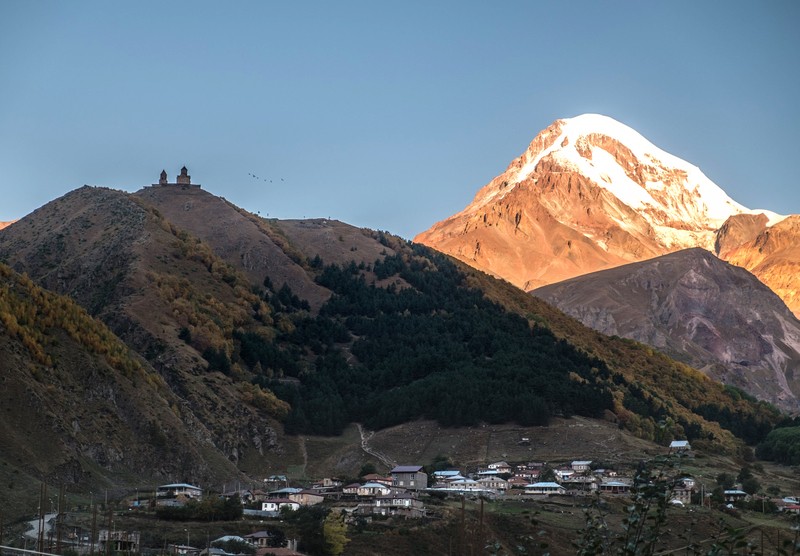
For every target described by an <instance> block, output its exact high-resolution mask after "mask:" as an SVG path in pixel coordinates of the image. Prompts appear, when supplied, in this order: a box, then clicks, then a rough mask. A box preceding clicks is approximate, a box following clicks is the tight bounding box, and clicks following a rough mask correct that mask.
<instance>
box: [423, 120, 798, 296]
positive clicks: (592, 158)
mask: <svg viewBox="0 0 800 556" xmlns="http://www.w3.org/2000/svg"><path fill="white" fill-rule="evenodd" d="M732 217H733V220H731V221H730V222H732V223H733V224H729V225H728V226H727V228H726V227H725V224H726V222H728V221H729V219H731V218H732ZM782 219H783V217H781V216H779V215H776V214H774V213H771V212H769V211H762V210H757V211H754V210H750V209H747V208H745V207H744V206H742V205H740V204H739V203H737V202H735V201H734V200H733V199H731V198H730V197H728V195H727V194H726V193H725V192H724V191H723V190H722V189H721V188H720V187H719V186H717V185H716V184H714V183H713V182H712V181H711V180H710V179H708V178H707V177H706V176H705V175H704V174H703V173H702V172H701V171H700V169H699V168H697V167H696V166H694V165H692V164H690V163H688V162H686V161H684V160H682V159H680V158H678V157H675V156H673V155H671V154H669V153H667V152H665V151H663V150H661V149H659V148H658V147H656V146H655V145H653V144H652V143H650V142H649V141H648V140H647V139H645V138H644V137H642V136H641V135H640V134H639V133H637V132H636V131H634V130H633V129H631V128H629V127H627V126H625V125H623V124H621V123H619V122H617V121H615V120H613V119H611V118H608V117H606V116H600V115H596V114H585V115H582V116H577V117H575V118H570V119H563V120H557V121H555V122H554V123H553V124H552V125H550V126H549V127H548V128H547V129H545V130H543V131H542V132H540V133H539V134H538V135H537V136H536V137H535V138H534V140H533V141H532V142H531V144H530V145H529V146H528V148H527V150H526V151H525V152H524V153H523V154H522V155H520V156H519V157H518V158H516V159H515V160H513V161H512V162H511V164H509V166H508V168H507V169H506V170H505V171H504V172H503V173H502V174H500V175H499V176H497V177H496V178H494V179H493V180H492V181H491V182H489V183H488V184H487V185H486V186H484V187H483V188H482V189H481V190H480V191H478V193H477V194H476V195H475V198H474V199H473V201H472V202H471V203H470V204H469V205H468V206H467V207H466V208H465V209H464V210H463V211H461V212H459V213H458V214H455V215H453V216H451V217H450V218H447V219H446V220H444V221H442V222H439V223H437V224H435V225H434V226H433V227H431V228H430V229H429V230H427V231H425V232H423V233H421V234H419V235H418V236H417V237H416V238H415V241H417V242H420V243H424V244H426V245H429V246H431V247H434V248H436V249H438V250H440V251H443V252H445V253H448V254H450V255H453V256H454V257H456V258H458V259H461V260H462V261H464V262H466V263H468V264H470V265H472V266H475V267H476V268H479V269H481V270H483V271H485V272H488V273H490V274H493V275H495V276H498V277H500V278H503V279H505V280H508V281H509V282H511V283H513V284H515V285H516V286H518V287H520V288H523V289H525V290H531V289H534V288H536V287H540V286H543V285H545V284H550V283H553V282H558V281H560V280H565V279H567V278H571V277H573V276H579V275H581V274H585V273H587V272H593V271H596V270H601V269H605V268H612V267H615V266H618V265H621V264H625V263H629V262H635V261H641V260H645V259H649V258H652V257H656V256H659V255H663V254H666V253H670V252H674V251H678V250H681V249H686V248H691V247H702V248H704V249H707V250H709V251H715V252H717V251H718V249H717V248H718V238H720V237H721V238H722V239H721V240H720V241H721V242H722V243H721V245H722V246H723V247H724V252H723V253H722V256H723V257H725V258H728V257H729V256H730V255H731V254H732V253H733V252H734V251H736V250H737V249H738V248H739V245H741V244H742V243H746V242H747V241H751V240H752V241H755V239H754V237H755V235H758V233H761V232H762V231H766V230H769V229H772V227H774V226H775V224H776V223H778V222H781V221H782ZM721 229H726V233H725V234H724V235H723V236H720V231H721ZM794 260H800V259H798V258H795V259H794ZM731 262H734V264H740V263H737V262H735V260H734V259H733V258H731ZM746 268H748V269H750V270H751V271H752V272H753V273H754V274H756V276H759V277H760V278H762V280H764V281H765V283H768V284H769V282H767V281H766V279H765V278H763V277H762V274H760V273H759V269H757V268H756V267H755V266H753V265H750V266H746ZM770 285H772V284H770ZM776 291H777V288H776ZM779 294H780V295H781V296H782V297H784V299H786V300H787V302H789V297H786V296H787V295H788V294H786V293H780V292H779ZM793 309H795V310H796V308H795V307H793Z"/></svg>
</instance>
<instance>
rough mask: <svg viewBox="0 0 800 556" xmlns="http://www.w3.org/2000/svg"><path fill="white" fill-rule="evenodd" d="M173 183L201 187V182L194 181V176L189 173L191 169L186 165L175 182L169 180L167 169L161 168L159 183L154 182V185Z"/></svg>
mask: <svg viewBox="0 0 800 556" xmlns="http://www.w3.org/2000/svg"><path fill="white" fill-rule="evenodd" d="M173 185H180V186H184V187H186V186H189V187H200V184H199V183H192V176H190V175H189V170H188V169H187V168H186V166H184V167H183V168H181V173H180V174H178V177H177V178H175V182H174V183H170V182H169V181H167V171H166V170H161V175H160V176H159V178H158V183H154V184H153V186H154V187H155V186H173Z"/></svg>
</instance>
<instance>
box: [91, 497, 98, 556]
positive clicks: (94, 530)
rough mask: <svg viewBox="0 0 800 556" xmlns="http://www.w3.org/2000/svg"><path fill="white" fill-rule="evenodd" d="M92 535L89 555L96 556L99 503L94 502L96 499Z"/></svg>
mask: <svg viewBox="0 0 800 556" xmlns="http://www.w3.org/2000/svg"><path fill="white" fill-rule="evenodd" d="M90 535H91V538H90V539H89V541H90V542H91V547H90V548H89V554H94V540H95V539H96V538H97V503H96V502H95V501H94V497H92V532H91V533H90Z"/></svg>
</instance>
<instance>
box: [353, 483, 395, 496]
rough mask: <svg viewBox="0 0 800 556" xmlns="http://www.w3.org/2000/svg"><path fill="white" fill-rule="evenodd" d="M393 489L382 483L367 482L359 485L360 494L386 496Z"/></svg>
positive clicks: (358, 492)
mask: <svg viewBox="0 0 800 556" xmlns="http://www.w3.org/2000/svg"><path fill="white" fill-rule="evenodd" d="M391 492H392V489H391V488H389V487H388V486H386V485H384V484H381V483H365V484H363V485H361V486H360V487H358V491H357V492H356V494H358V496H386V495H387V494H390V493H391Z"/></svg>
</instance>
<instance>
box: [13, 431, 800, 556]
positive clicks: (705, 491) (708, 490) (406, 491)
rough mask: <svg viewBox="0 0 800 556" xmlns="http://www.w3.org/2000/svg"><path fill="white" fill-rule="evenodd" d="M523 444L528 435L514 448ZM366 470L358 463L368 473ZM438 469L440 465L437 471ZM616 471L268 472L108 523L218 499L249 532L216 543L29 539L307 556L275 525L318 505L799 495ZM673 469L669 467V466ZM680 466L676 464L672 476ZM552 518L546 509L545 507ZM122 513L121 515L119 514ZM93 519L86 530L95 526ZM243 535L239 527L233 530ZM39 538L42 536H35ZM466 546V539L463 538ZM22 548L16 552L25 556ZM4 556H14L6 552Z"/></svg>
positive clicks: (60, 544)
mask: <svg viewBox="0 0 800 556" xmlns="http://www.w3.org/2000/svg"><path fill="white" fill-rule="evenodd" d="M526 441H528V439H527V438H524V439H522V441H521V442H526ZM694 456H695V454H694V452H693V450H692V447H691V445H690V443H689V442H688V441H686V440H676V441H672V442H671V443H670V445H669V446H668V447H667V448H666V449H665V453H664V455H663V457H662V458H661V459H660V461H661V464H660V465H663V464H664V463H666V462H668V461H671V462H673V463H675V462H677V463H680V462H681V461H682V460H685V459H687V458H688V459H692V458H694ZM371 467H372V466H365V469H366V470H371ZM438 467H441V464H440V465H439V466H438ZM615 467H616V469H611V468H603V467H600V466H599V465H597V464H596V462H593V461H590V460H572V461H567V462H524V463H509V462H506V461H497V462H493V463H489V464H487V465H484V466H480V467H476V468H472V469H455V468H446V469H436V470H432V471H431V472H430V474H428V473H427V472H426V470H425V468H424V467H423V466H420V465H396V466H395V467H393V468H392V469H391V470H390V471H389V472H388V473H387V474H379V473H364V474H363V475H362V476H361V477H359V480H358V481H357V482H352V483H348V484H344V482H343V481H342V480H340V479H337V478H327V477H326V478H322V479H320V480H317V481H311V482H307V481H296V480H290V479H289V478H288V477H287V476H286V475H283V474H276V475H270V476H269V477H266V478H265V479H263V484H262V485H260V487H259V488H241V486H240V484H238V485H237V487H236V488H234V489H224V492H219V493H215V492H211V491H208V490H206V489H204V488H203V487H202V486H199V485H193V484H189V483H170V484H163V485H159V486H157V487H156V488H155V489H154V490H153V491H152V492H151V493H149V494H148V493H145V492H144V491H138V490H137V492H136V495H135V496H129V497H126V498H125V499H123V500H121V501H120V502H119V503H118V504H116V505H112V506H109V508H113V507H116V508H117V509H116V510H112V509H109V512H108V523H109V524H113V523H115V521H116V519H117V518H115V517H114V516H115V514H116V515H117V516H121V517H129V516H130V515H136V514H142V515H145V514H150V515H155V516H157V517H158V518H159V519H164V518H165V516H167V515H168V511H166V512H165V510H169V509H176V508H185V507H188V506H191V505H192V504H198V503H200V502H201V501H203V500H204V499H206V500H207V499H209V498H213V499H218V500H222V501H224V503H226V504H233V505H234V506H237V507H239V508H240V509H241V512H240V514H239V515H240V517H238V518H237V519H238V520H240V521H241V522H242V523H243V524H245V526H246V527H248V528H250V529H252V532H250V533H242V534H234V533H230V534H225V535H222V536H220V537H217V538H213V539H212V538H210V537H209V536H208V534H206V538H204V539H197V536H196V535H195V537H194V542H193V541H192V539H193V537H192V533H191V530H192V529H193V528H194V527H196V525H197V524H196V523H195V524H193V526H192V527H191V528H190V524H189V523H187V525H186V527H185V528H184V531H185V532H186V542H172V543H168V542H167V540H166V537H165V540H164V544H163V545H162V546H144V545H142V543H141V539H142V537H143V534H142V531H138V530H137V531H133V530H124V529H117V528H116V526H114V528H113V529H112V528H111V527H109V528H102V527H101V528H99V529H98V528H97V527H95V526H94V525H93V527H94V528H86V527H81V526H79V525H76V524H75V523H73V522H72V520H71V519H70V513H71V512H69V511H64V512H57V513H52V514H42V515H41V516H40V520H39V521H38V522H31V525H32V526H33V532H28V533H26V535H27V536H29V537H30V538H31V540H36V542H37V544H36V549H37V550H38V551H39V552H41V553H48V552H51V551H55V553H57V554H61V553H64V552H63V550H65V549H66V550H71V551H72V553H74V554H96V553H99V554H117V555H122V554H170V555H174V556H248V555H256V556H269V555H273V556H305V553H303V552H300V551H298V546H299V544H300V542H302V539H298V538H287V537H286V535H285V534H284V533H283V532H282V531H281V529H280V527H276V526H277V525H279V524H283V523H284V520H289V519H291V517H292V516H293V514H294V513H295V512H299V511H302V509H304V508H306V509H307V508H311V507H315V506H320V507H325V508H326V510H327V511H328V512H329V514H332V515H338V516H341V517H342V523H343V524H344V526H345V527H348V526H349V527H355V526H358V525H359V524H361V525H363V524H368V523H371V522H373V521H376V522H386V521H387V520H389V521H391V522H399V523H402V522H405V521H407V520H421V521H423V522H431V521H436V520H437V519H440V518H441V507H442V503H443V501H446V500H454V501H456V502H458V501H459V500H460V501H461V506H462V511H463V507H464V502H465V501H466V500H469V501H471V502H473V503H474V502H479V503H480V508H481V512H483V506H484V503H490V504H503V503H506V502H510V503H522V504H530V505H532V507H536V506H537V505H539V504H541V503H543V502H549V503H550V504H553V505H555V506H557V507H561V508H563V509H562V510H560V511H568V512H570V513H573V512H574V511H576V510H578V509H579V508H581V507H586V505H587V503H590V502H587V501H589V500H592V499H594V500H602V499H608V500H611V499H620V500H624V499H628V498H630V497H631V495H632V493H633V492H635V491H636V490H637V489H642V488H643V487H645V486H647V485H653V484H655V482H658V481H660V482H661V484H662V486H661V488H662V489H666V491H667V492H668V504H669V505H670V506H671V507H673V508H675V509H676V511H688V512H692V511H693V509H692V508H693V507H696V506H703V507H709V508H710V507H712V505H716V506H718V507H719V508H720V509H722V510H723V511H725V512H728V513H731V514H732V515H737V512H738V510H739V509H740V508H745V507H754V506H758V505H759V504H760V507H761V508H762V510H761V511H762V512H766V505H767V503H768V504H769V507H770V512H773V513H774V512H778V513H781V514H784V515H792V514H796V515H800V498H798V497H796V496H783V497H775V496H772V497H767V496H766V495H765V494H764V493H759V494H757V495H756V493H754V492H752V491H751V492H747V491H746V490H743V489H747V490H750V489H749V488H748V487H745V486H743V484H742V483H739V484H736V485H734V486H731V487H730V488H724V489H722V488H719V487H718V488H717V489H716V490H715V491H714V490H712V485H705V484H703V483H702V482H700V481H698V480H696V479H695V478H694V477H692V476H691V475H688V474H681V473H680V471H679V470H678V471H677V472H675V471H673V475H672V476H666V475H664V474H663V472H664V469H666V468H667V467H668V466H666V465H663V468H662V471H661V472H658V471H657V470H655V469H648V470H645V469H644V467H643V462H638V464H637V463H636V462H630V464H629V465H627V466H615ZM669 467H670V469H671V466H669ZM679 468H680V466H678V469H679ZM551 511H552V510H551ZM126 514H127V515H126ZM96 520H97V516H96V515H95V519H94V520H93V524H94V523H96V522H97V521H96ZM239 529H241V528H239ZM40 532H41V533H40ZM462 540H463V539H462ZM22 552H24V551H20V553H22ZM6 553H7V554H16V551H15V550H14V549H6Z"/></svg>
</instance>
